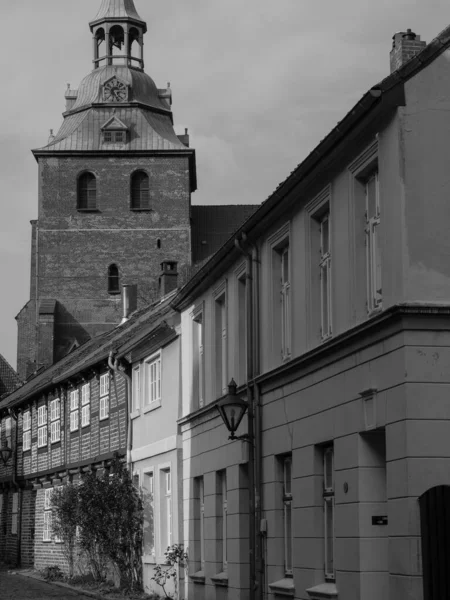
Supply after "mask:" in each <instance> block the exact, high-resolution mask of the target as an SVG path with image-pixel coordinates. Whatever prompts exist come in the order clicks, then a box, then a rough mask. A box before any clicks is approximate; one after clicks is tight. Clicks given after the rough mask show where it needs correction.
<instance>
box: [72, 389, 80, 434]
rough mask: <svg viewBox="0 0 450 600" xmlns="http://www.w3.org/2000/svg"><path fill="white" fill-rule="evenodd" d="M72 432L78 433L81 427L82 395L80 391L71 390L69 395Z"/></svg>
mask: <svg viewBox="0 0 450 600" xmlns="http://www.w3.org/2000/svg"><path fill="white" fill-rule="evenodd" d="M69 407H70V417H69V418H70V431H71V432H72V431H78V428H79V426H80V408H79V407H80V395H79V392H78V389H75V390H71V391H70V394H69Z"/></svg>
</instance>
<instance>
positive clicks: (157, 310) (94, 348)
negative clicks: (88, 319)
mask: <svg viewBox="0 0 450 600" xmlns="http://www.w3.org/2000/svg"><path fill="white" fill-rule="evenodd" d="M172 299H173V296H168V297H167V298H166V299H164V301H162V302H159V301H158V302H157V303H154V304H153V305H150V306H147V307H145V308H143V309H141V310H139V311H136V312H135V313H134V314H133V315H132V316H131V317H130V319H129V320H128V321H127V322H126V323H124V324H123V325H119V326H118V327H115V328H114V329H111V330H110V331H108V332H106V333H104V334H102V335H100V336H98V337H96V338H93V339H92V340H89V341H88V342H86V343H85V344H83V345H82V346H80V347H79V348H76V349H75V350H73V351H72V352H71V353H70V354H68V355H67V356H65V357H64V358H63V359H61V360H60V361H59V362H57V363H55V364H54V365H52V366H50V367H48V368H47V369H45V370H44V371H42V372H40V373H38V374H37V375H36V376H35V377H33V378H32V379H29V380H28V381H27V382H26V383H24V384H23V385H22V386H21V387H19V388H18V389H16V390H15V391H13V392H12V393H10V394H9V395H8V396H6V398H4V399H3V400H2V401H0V409H2V408H6V407H10V406H16V405H18V404H21V403H22V402H24V401H26V400H29V399H31V398H32V397H34V396H36V395H38V394H40V393H42V392H43V391H44V390H46V389H48V388H51V387H52V386H55V385H57V384H58V383H62V382H64V381H67V379H70V378H71V377H74V376H76V375H77V374H79V373H80V372H82V371H83V370H85V369H87V368H89V367H93V366H95V365H96V364H99V363H101V362H102V361H104V360H106V359H107V358H108V356H109V353H110V352H111V351H113V352H117V351H119V350H120V348H122V346H125V345H126V344H127V343H129V342H130V340H132V339H133V338H135V339H136V343H139V342H140V341H141V340H142V339H143V337H145V335H147V334H148V333H149V332H151V331H153V330H154V329H155V328H157V327H158V326H159V325H160V324H161V323H163V321H164V319H166V318H168V319H170V316H171V315H172V314H173V312H174V311H173V309H172V308H171V307H170V302H171V300H172ZM164 331H165V332H166V333H167V327H165V328H164ZM171 331H172V332H173V333H174V330H173V329H172V330H171ZM0 358H1V357H0ZM0 368H1V361H0ZM0 373H1V371H0ZM13 389H14V388H13Z"/></svg>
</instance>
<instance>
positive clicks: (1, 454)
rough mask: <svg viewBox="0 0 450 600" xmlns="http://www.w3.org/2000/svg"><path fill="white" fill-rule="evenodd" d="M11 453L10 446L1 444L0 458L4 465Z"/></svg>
mask: <svg viewBox="0 0 450 600" xmlns="http://www.w3.org/2000/svg"><path fill="white" fill-rule="evenodd" d="M11 454H12V450H11V448H10V447H9V446H8V445H7V444H3V446H2V447H1V448H0V458H1V459H2V461H3V464H4V465H6V463H7V462H8V460H9V459H10V457H11Z"/></svg>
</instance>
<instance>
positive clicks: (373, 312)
mask: <svg viewBox="0 0 450 600" xmlns="http://www.w3.org/2000/svg"><path fill="white" fill-rule="evenodd" d="M382 311H383V307H382V306H377V307H376V308H373V309H372V310H369V311H367V317H368V318H369V319H370V318H371V317H375V316H376V315H378V314H379V313H380V312H382Z"/></svg>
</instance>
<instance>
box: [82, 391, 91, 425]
mask: <svg viewBox="0 0 450 600" xmlns="http://www.w3.org/2000/svg"><path fill="white" fill-rule="evenodd" d="M90 424H91V386H90V384H89V383H85V384H84V385H83V386H81V427H87V426H88V425H90Z"/></svg>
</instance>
